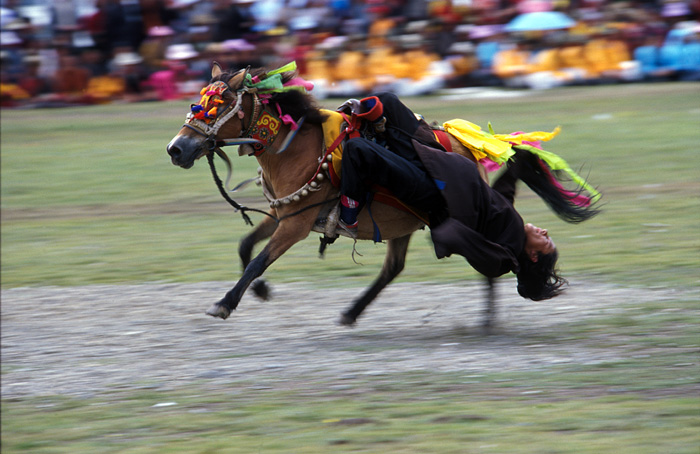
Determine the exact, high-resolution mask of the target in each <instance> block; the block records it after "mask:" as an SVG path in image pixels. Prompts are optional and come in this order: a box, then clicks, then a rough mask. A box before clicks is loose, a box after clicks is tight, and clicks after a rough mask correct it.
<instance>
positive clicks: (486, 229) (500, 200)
mask: <svg viewBox="0 0 700 454" xmlns="http://www.w3.org/2000/svg"><path fill="white" fill-rule="evenodd" d="M361 108H362V113H361V114H359V115H358V116H360V117H361V118H362V119H363V120H365V122H368V123H369V124H370V125H376V126H377V129H378V130H379V131H380V132H379V133H378V134H377V135H376V137H375V138H374V140H372V139H369V138H366V137H356V138H352V139H350V140H348V141H347V143H346V144H345V146H344V151H343V159H342V167H341V182H340V184H341V186H340V191H341V194H342V197H341V224H342V225H344V226H345V227H346V228H349V229H350V230H351V231H352V229H353V228H356V226H357V214H358V213H359V211H360V209H361V208H362V205H363V204H364V202H365V201H366V200H367V197H368V194H370V192H371V188H372V185H373V184H377V185H380V186H382V187H384V188H387V189H389V190H390V191H391V192H392V194H393V195H394V196H396V197H397V198H398V199H399V200H401V201H402V202H403V203H406V204H407V205H409V206H411V207H413V208H416V209H418V210H421V211H423V212H425V213H427V215H428V217H429V223H430V228H431V237H432V240H433V244H434V248H435V253H436V255H437V257H438V258H443V257H448V256H450V255H451V254H459V255H462V256H464V257H465V258H466V259H467V261H468V262H469V264H470V265H471V266H472V267H474V269H476V270H477V271H479V272H480V273H482V274H484V275H485V276H487V277H490V278H491V277H497V276H501V275H503V274H506V273H508V272H510V271H512V272H514V273H515V274H516V275H517V278H518V293H520V295H521V296H523V297H524V298H530V299H532V300H536V301H538V300H543V299H548V298H552V297H554V296H556V295H558V294H559V293H560V292H561V287H562V286H563V285H564V284H565V283H566V281H565V280H564V279H563V278H561V277H560V276H559V275H558V274H557V272H556V270H555V265H556V261H557V258H558V251H557V249H556V246H555V245H554V243H553V242H552V240H551V239H550V238H549V234H548V232H547V230H546V229H540V228H538V227H535V226H534V225H532V224H525V223H524V222H523V220H522V218H521V216H520V215H519V214H518V212H517V211H516V210H515V208H514V207H513V199H514V196H515V185H516V182H517V180H518V178H519V173H522V172H527V171H528V166H527V163H526V161H527V159H522V160H515V161H509V165H508V167H507V169H506V171H505V172H504V173H503V175H502V176H501V178H499V179H498V180H497V181H496V182H495V184H494V185H493V187H490V186H489V185H488V184H487V183H486V182H484V180H483V179H482V178H481V176H480V175H479V172H478V169H477V166H476V164H475V163H473V162H472V161H470V160H469V159H467V158H466V157H464V156H461V155H459V154H457V153H446V152H445V149H444V148H443V147H442V146H441V145H440V144H439V143H438V142H437V141H436V139H435V135H434V134H433V132H432V130H431V128H430V126H429V125H428V124H427V123H426V122H425V121H424V120H423V119H421V118H418V117H416V115H415V114H414V113H413V112H412V111H411V110H410V109H408V107H406V106H405V105H404V104H403V103H401V101H399V99H398V98H397V97H396V96H395V95H393V94H391V93H382V94H378V95H376V96H372V97H369V98H365V99H363V100H362V101H361ZM382 130H383V131H382Z"/></svg>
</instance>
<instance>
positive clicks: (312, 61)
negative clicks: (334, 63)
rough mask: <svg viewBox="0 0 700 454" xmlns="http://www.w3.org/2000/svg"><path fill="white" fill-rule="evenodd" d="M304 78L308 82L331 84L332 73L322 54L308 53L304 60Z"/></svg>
mask: <svg viewBox="0 0 700 454" xmlns="http://www.w3.org/2000/svg"><path fill="white" fill-rule="evenodd" d="M304 77H305V78H306V79H308V80H327V81H328V82H333V72H332V71H331V67H330V65H329V64H328V61H327V60H326V58H325V56H324V54H323V53H322V52H317V51H314V52H310V53H309V55H308V56H307V60H306V72H305V73H304Z"/></svg>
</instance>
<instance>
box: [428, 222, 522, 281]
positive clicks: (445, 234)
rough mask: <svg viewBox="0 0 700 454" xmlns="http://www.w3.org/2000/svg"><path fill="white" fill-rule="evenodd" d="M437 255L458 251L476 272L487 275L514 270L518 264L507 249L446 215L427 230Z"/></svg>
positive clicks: (443, 255)
mask: <svg viewBox="0 0 700 454" xmlns="http://www.w3.org/2000/svg"><path fill="white" fill-rule="evenodd" d="M430 234H431V237H432V239H433V245H434V247H435V254H436V255H437V257H438V258H443V257H449V256H450V255H452V254H453V253H454V254H459V255H461V256H463V257H464V258H466V259H467V262H469V264H470V265H471V266H472V267H473V268H474V269H475V270H476V271H478V272H480V273H481V274H483V275H484V276H487V277H498V276H502V275H504V274H506V273H508V272H509V271H513V272H516V273H517V272H518V271H519V270H520V265H519V263H518V260H517V258H516V257H515V254H513V252H511V251H510V250H509V249H508V248H505V247H503V246H501V245H500V244H497V243H494V242H492V241H489V240H487V239H486V238H485V237H484V236H483V235H482V234H480V233H479V232H477V231H475V230H473V229H471V228H469V227H468V226H466V225H464V224H462V223H461V222H459V221H457V220H455V219H453V218H449V219H447V220H446V221H445V222H443V223H442V224H440V225H439V226H437V227H435V228H433V229H431V230H430Z"/></svg>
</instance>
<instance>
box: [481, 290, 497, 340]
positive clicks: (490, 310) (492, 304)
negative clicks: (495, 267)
mask: <svg viewBox="0 0 700 454" xmlns="http://www.w3.org/2000/svg"><path fill="white" fill-rule="evenodd" d="M486 279H487V282H488V285H489V288H488V290H487V292H486V309H485V310H484V321H483V323H482V327H483V328H484V332H485V333H486V334H491V332H492V331H493V328H494V326H495V325H496V279H495V278H493V277H487V278H486Z"/></svg>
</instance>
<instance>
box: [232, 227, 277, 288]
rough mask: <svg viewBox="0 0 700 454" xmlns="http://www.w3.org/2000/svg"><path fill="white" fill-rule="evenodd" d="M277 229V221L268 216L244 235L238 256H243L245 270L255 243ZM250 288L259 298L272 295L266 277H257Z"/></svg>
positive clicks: (268, 236) (242, 262) (242, 261)
mask: <svg viewBox="0 0 700 454" xmlns="http://www.w3.org/2000/svg"><path fill="white" fill-rule="evenodd" d="M276 229H277V221H276V220H275V219H274V218H272V217H270V216H266V217H265V219H263V220H262V222H260V224H258V226H257V227H256V228H254V229H253V231H252V232H250V233H249V234H248V235H246V236H245V237H243V239H242V240H241V243H240V245H239V246H238V256H239V257H240V258H241V264H242V265H243V270H244V271H245V269H246V268H247V267H248V265H250V262H251V259H252V257H253V248H254V247H255V245H256V244H258V243H259V242H261V241H262V240H265V239H267V238H270V236H272V234H273V233H275V230H276ZM250 288H251V289H252V290H253V292H254V293H255V295H256V296H257V297H258V298H261V299H263V300H267V299H268V298H269V297H270V288H269V286H268V285H267V282H265V279H262V278H260V279H256V280H255V281H253V283H252V284H251V285H250Z"/></svg>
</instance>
